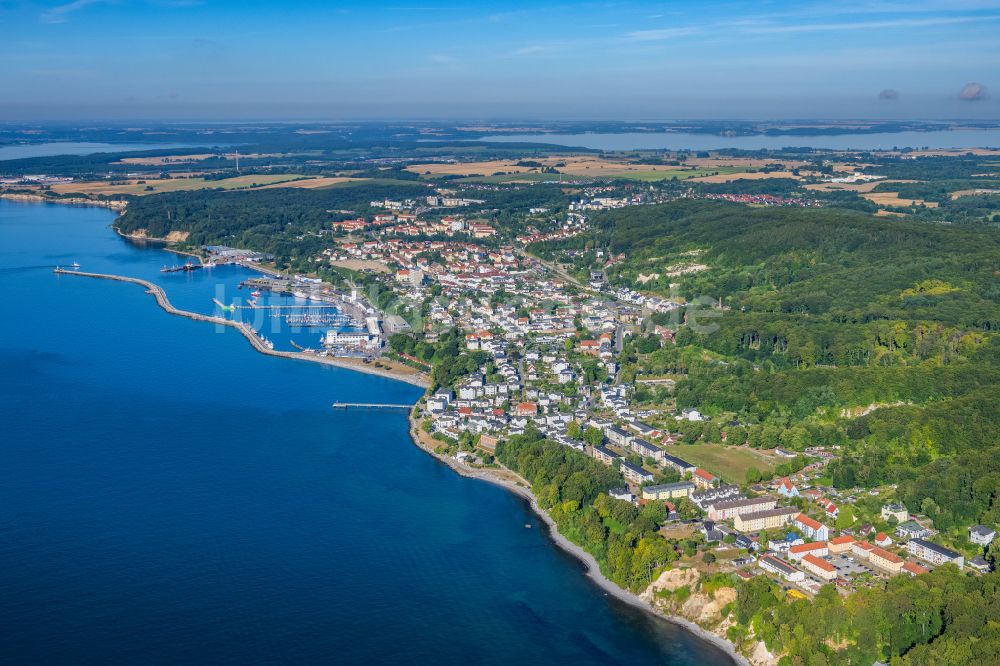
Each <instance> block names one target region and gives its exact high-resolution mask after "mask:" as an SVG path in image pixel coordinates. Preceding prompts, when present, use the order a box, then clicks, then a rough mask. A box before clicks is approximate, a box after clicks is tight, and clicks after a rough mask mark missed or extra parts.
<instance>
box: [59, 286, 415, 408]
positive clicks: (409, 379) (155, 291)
mask: <svg viewBox="0 0 1000 666" xmlns="http://www.w3.org/2000/svg"><path fill="white" fill-rule="evenodd" d="M52 272H53V273H54V274H56V275H59V276H64V275H66V276H69V275H75V276H77V277H86V278H95V279H98V280H111V281H114V282H128V283H131V284H137V285H139V286H141V287H144V288H145V289H146V293H147V294H152V296H153V298H155V299H156V304H157V305H159V306H160V307H161V308H163V310H164V311H166V312H167V313H168V314H172V315H176V316H178V317H186V318H188V319H193V320H195V321H204V322H209V323H212V324H215V325H217V326H225V327H227V328H234V329H236V330H237V331H239V332H240V334H241V335H242V336H243V337H245V338H246V339H247V341H249V342H250V344H251V345H252V346H253V348H254V349H256V350H257V351H258V352H260V353H261V354H266V355H267V356H279V357H281V358H290V359H296V360H300V361H309V362H311V363H319V364H321V365H328V366H333V367H337V368H343V369H346V370H354V371H356V372H362V373H365V374H369V375H378V376H380V377H386V378H388V379H395V380H397V381H401V382H406V383H408V384H413V385H415V386H420V387H422V388H427V387H428V386H430V378H429V377H428V376H427V375H426V374H420V375H412V376H409V375H401V374H397V373H392V372H389V371H386V370H383V369H381V368H371V367H367V366H364V365H360V364H353V363H348V362H345V361H341V360H338V359H337V358H334V357H330V356H319V355H316V354H309V353H304V352H288V351H275V350H273V349H270V348H269V347H268V346H267V345H266V344H265V343H264V341H263V340H262V339H261V338H260V336H259V335H257V332H256V331H254V330H253V328H252V327H251V326H250V324H247V323H244V322H239V321H233V320H231V319H226V318H225V317H216V316H214V315H206V314H201V313H200V312H190V311H188V310H181V309H180V308H176V307H174V306H173V304H172V303H171V302H170V299H169V298H167V294H166V292H165V291H163V288H162V287H160V286H159V285H156V284H153V283H152V282H149V281H148V280H143V279H141V278H134V277H127V276H124V275H111V274H108V273H88V272H85V271H77V270H67V269H65V268H56V269H55V270H53V271H52ZM404 407H405V408H406V409H409V408H410V406H409V405H405V406H404Z"/></svg>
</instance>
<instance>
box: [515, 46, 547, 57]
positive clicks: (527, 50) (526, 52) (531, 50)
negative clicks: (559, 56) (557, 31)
mask: <svg viewBox="0 0 1000 666" xmlns="http://www.w3.org/2000/svg"><path fill="white" fill-rule="evenodd" d="M552 51H555V47H554V46H545V45H544V44H532V45H530V46H522V47H521V48H519V49H514V50H513V51H511V55H516V56H530V55H539V54H542V53H551V52H552Z"/></svg>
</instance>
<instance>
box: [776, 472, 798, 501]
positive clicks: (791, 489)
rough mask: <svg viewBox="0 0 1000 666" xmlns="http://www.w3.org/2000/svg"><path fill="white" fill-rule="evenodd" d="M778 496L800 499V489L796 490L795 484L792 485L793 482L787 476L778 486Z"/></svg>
mask: <svg viewBox="0 0 1000 666" xmlns="http://www.w3.org/2000/svg"><path fill="white" fill-rule="evenodd" d="M778 494H779V495H781V496H782V497H798V496H799V489H798V488H796V487H795V484H794V483H792V480H791V479H789V478H788V477H787V476H786V477H784V478H783V479H782V480H781V482H780V483H779V484H778Z"/></svg>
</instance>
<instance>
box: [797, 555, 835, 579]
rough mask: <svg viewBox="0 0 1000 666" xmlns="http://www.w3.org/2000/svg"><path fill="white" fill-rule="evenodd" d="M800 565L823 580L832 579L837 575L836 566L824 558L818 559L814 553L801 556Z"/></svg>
mask: <svg viewBox="0 0 1000 666" xmlns="http://www.w3.org/2000/svg"><path fill="white" fill-rule="evenodd" d="M802 566H803V567H804V568H805V569H807V570H808V571H809V572H810V573H812V574H814V575H816V576H818V577H820V578H822V579H823V580H833V579H834V578H836V577H837V568H836V567H835V566H833V565H832V564H830V563H829V562H827V561H826V560H821V559H819V558H818V557H816V556H815V555H806V556H805V557H803V558H802Z"/></svg>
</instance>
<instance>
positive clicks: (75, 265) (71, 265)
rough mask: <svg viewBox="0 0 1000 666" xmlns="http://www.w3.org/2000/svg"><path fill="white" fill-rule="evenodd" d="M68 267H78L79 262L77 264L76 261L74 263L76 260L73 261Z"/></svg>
mask: <svg viewBox="0 0 1000 666" xmlns="http://www.w3.org/2000/svg"><path fill="white" fill-rule="evenodd" d="M69 267H70V268H73V269H76V268H79V267H80V264H78V263H76V262H75V261H74V262H73V263H72V264H70V265H69Z"/></svg>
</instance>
